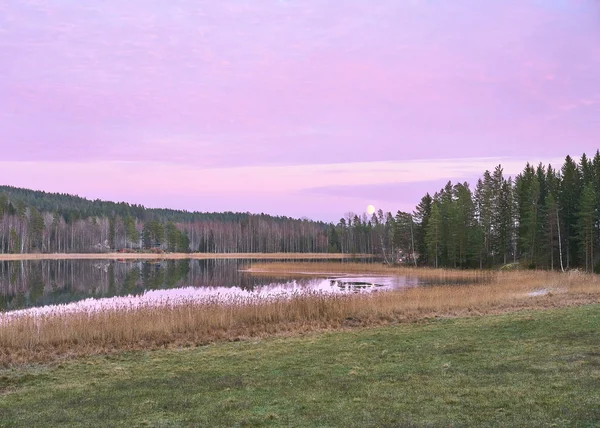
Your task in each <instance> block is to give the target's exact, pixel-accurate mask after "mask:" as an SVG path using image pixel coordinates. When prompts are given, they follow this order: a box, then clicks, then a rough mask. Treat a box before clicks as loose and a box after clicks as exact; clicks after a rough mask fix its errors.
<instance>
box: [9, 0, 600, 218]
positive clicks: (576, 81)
mask: <svg viewBox="0 0 600 428" xmlns="http://www.w3.org/2000/svg"><path fill="white" fill-rule="evenodd" d="M599 41H600V3H598V1H596V0H578V1H575V0H573V1H568V0H562V1H560V0H536V1H533V0H532V1H528V0H519V1H516V0H515V1H509V0H490V1H485V2H482V1H480V0H469V1H465V0H452V1H450V0H412V1H409V0H406V1H398V0H378V1H372V0H348V1H343V2H341V1H339V0H303V1H300V0H246V1H244V0H219V1H199V0H143V1H142V0H130V1H127V2H123V1H118V0H103V1H102V2H92V3H90V2H82V1H80V2H75V1H67V0H4V1H2V2H1V3H0V148H1V156H0V183H2V184H9V185H15V186H23V187H29V188H34V189H41V190H47V191H57V192H68V193H77V194H79V195H81V196H85V197H88V198H102V199H109V200H125V201H128V202H132V203H141V204H144V205H146V206H149V207H171V208H182V209H188V210H198V211H224V210H229V211H250V212H266V213H270V214H276V215H277V214H281V215H289V216H294V217H301V216H307V217H310V218H314V219H320V220H326V221H332V220H337V219H339V218H340V217H341V216H342V215H343V214H344V213H345V212H348V211H354V212H358V213H362V212H363V211H364V210H365V209H366V206H367V205H368V204H374V205H375V206H376V207H377V208H383V209H384V210H391V211H396V210H398V209H403V210H412V208H413V207H414V205H415V204H416V203H417V202H418V200H419V199H420V197H421V196H422V195H423V194H424V193H425V192H427V191H429V192H431V193H433V192H435V191H436V190H438V189H439V187H441V185H442V184H443V183H445V182H446V181H447V180H448V179H451V180H453V181H458V180H468V181H470V182H472V184H474V181H475V180H476V178H477V177H478V176H479V175H480V174H481V173H482V172H483V171H484V170H485V169H493V168H494V166H495V165H497V164H498V163H502V164H503V165H504V166H505V171H506V172H508V173H516V172H519V171H520V170H521V169H522V168H523V166H524V164H525V162H527V161H529V162H532V163H537V162H539V161H543V162H552V163H553V165H557V164H560V163H561V160H562V159H563V158H564V156H565V155H566V154H571V155H573V156H575V157H577V158H578V157H579V156H580V155H581V154H582V153H583V152H586V153H588V154H593V153H594V152H595V151H596V150H597V148H599V147H600V42H599Z"/></svg>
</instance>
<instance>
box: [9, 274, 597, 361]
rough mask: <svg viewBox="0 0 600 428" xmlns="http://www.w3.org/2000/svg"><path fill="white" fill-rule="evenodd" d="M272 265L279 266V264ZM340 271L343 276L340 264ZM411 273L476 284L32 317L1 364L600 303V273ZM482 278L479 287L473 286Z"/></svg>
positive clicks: (14, 329) (12, 337)
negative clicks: (542, 292)
mask: <svg viewBox="0 0 600 428" xmlns="http://www.w3.org/2000/svg"><path fill="white" fill-rule="evenodd" d="M285 266H286V267H287V268H289V269H298V268H301V269H302V270H303V271H306V269H307V268H308V266H307V265H304V264H302V265H298V264H287V265H285ZM268 267H269V268H272V265H268ZM280 267H282V266H280ZM335 267H336V269H338V270H339V269H340V265H339V264H337V265H336V266H335ZM254 268H255V269H256V266H254ZM261 268H266V267H263V266H261ZM311 268H312V269H314V271H315V272H316V271H317V270H319V271H322V269H323V268H324V266H319V265H318V264H314V265H313V264H311ZM289 269H288V271H289ZM375 269H376V270H377V271H375ZM344 271H346V272H348V273H385V274H391V273H394V274H400V275H403V274H407V272H408V271H407V270H405V269H398V268H387V267H383V266H375V265H372V266H371V265H357V266H354V265H352V264H344ZM410 272H411V274H413V275H415V276H419V277H427V276H429V278H434V277H435V278H438V279H439V278H440V277H441V278H447V279H449V281H450V282H452V283H456V282H457V281H458V280H460V278H464V279H465V280H468V282H469V284H462V285H461V284H454V285H440V286H429V287H427V286H426V287H417V288H410V289H406V290H399V291H393V292H375V293H372V294H353V295H345V296H342V295H338V296H329V297H328V296H323V295H317V294H312V295H305V296H298V297H295V298H292V299H280V300H276V301H272V302H268V303H267V302H258V303H253V304H249V305H248V304H240V303H236V302H232V303H231V304H225V305H224V304H216V303H214V304H213V303H204V304H190V305H184V306H178V307H175V308H163V307H159V308H156V307H146V308H142V309H139V310H135V311H130V312H104V313H99V314H91V315H87V314H77V315H64V316H55V317H47V318H41V319H34V318H22V319H19V320H17V321H13V322H11V323H9V324H7V325H3V326H0V364H1V365H4V366H8V365H14V364H23V363H29V362H34V361H50V360H55V359H62V358H67V357H73V356H83V355H91V354H97V353H110V352H116V351H122V350H134V349H155V348H159V347H171V346H195V345H200V344H206V343H211V342H216V341H232V340H241V339H245V338H249V337H265V336H271V335H290V334H301V333H305V332H309V331H321V330H328V329H340V328H349V327H356V326H374V325H382V324H390V323H396V322H410V321H418V320H423V319H428V318H435V317H459V316H472V315H484V314H496V313H502V312H510V311H517V310H522V309H544V308H551V307H563V306H572V305H582V304H591V303H600V277H599V276H597V275H589V274H583V273H578V272H575V273H573V272H571V273H565V274H561V273H556V272H540V271H524V272H474V271H471V272H464V271H440V270H419V271H414V270H410ZM278 273H279V272H278ZM436 275H437V276H436ZM473 280H477V282H475V283H472V281H473ZM538 290H546V291H547V294H544V295H540V296H531V295H530V293H532V292H535V291H538Z"/></svg>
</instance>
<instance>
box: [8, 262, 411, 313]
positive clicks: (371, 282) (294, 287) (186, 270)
mask: <svg viewBox="0 0 600 428" xmlns="http://www.w3.org/2000/svg"><path fill="white" fill-rule="evenodd" d="M251 262H252V261H250V260H236V259H228V260H227V259H220V260H217V259H215V260H160V261H147V260H146V261H111V260H35V261H3V262H0V311H1V312H7V311H14V310H18V309H25V308H33V307H41V306H46V305H57V304H66V303H72V302H78V301H83V300H86V299H90V298H93V299H100V298H107V297H117V296H149V297H145V298H152V296H155V297H157V298H163V297H165V296H167V297H169V298H173V296H175V295H177V294H179V295H192V294H193V295H194V296H196V297H198V296H201V297H202V298H206V297H211V296H226V295H228V296H233V295H237V296H246V295H277V294H282V293H284V294H285V293H296V292H305V291H307V290H313V291H318V292H356V291H360V290H365V289H370V288H372V289H386V288H397V287H406V286H414V285H417V280H416V279H409V278H404V277H374V276H373V277H357V276H352V277H351V276H336V277H333V276H329V277H327V276H326V275H323V277H322V278H308V277H305V276H301V275H300V276H298V277H290V275H286V276H285V277H282V278H277V277H272V276H271V277H266V276H253V275H251V274H249V273H246V272H241V270H244V269H246V268H247V267H248V266H249V265H250V264H251ZM165 290H171V291H168V292H167V291H165ZM196 297H195V298H196Z"/></svg>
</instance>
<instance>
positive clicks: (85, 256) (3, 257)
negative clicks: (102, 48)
mask: <svg viewBox="0 0 600 428" xmlns="http://www.w3.org/2000/svg"><path fill="white" fill-rule="evenodd" d="M373 257H374V256H373V255H371V254H340V253H156V254H155V253H73V254H71V253H52V254H31V253H27V254H0V261H19V260H157V259H159V260H181V259H198V260H205V259H262V260H267V259H294V260H300V259H322V260H326V259H330V260H332V259H337V260H342V259H360V258H373Z"/></svg>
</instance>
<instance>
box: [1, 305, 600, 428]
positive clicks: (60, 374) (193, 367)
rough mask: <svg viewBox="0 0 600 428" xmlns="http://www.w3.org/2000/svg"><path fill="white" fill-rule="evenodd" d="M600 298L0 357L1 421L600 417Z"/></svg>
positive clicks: (234, 422)
mask: <svg viewBox="0 0 600 428" xmlns="http://www.w3.org/2000/svg"><path fill="white" fill-rule="evenodd" d="M599 343H600V305H592V306H583V307H577V308H568V309H564V308H563V309H552V310H548V311H527V312H521V313H518V314H505V315H496V316H489V317H476V318H461V319H452V320H449V319H446V320H437V321H433V320H430V321H427V322H421V323H411V324H399V325H396V326H388V327H378V328H360V329H354V330H351V331H343V332H330V333H320V334H316V333H312V334H309V335H305V336H296V337H291V338H272V339H268V340H257V341H243V342H234V343H220V344H215V345H210V346H203V347H197V348H189V349H178V350H159V351H151V352H133V353H125V354H121V355H119V356H96V357H88V358H85V359H80V360H72V361H68V362H63V363H60V364H51V365H44V366H37V365H33V366H27V367H20V368H12V369H2V370H0V426H7V427H8V426H10V427H13V426H14V427H30V426H70V427H75V426H82V427H83V426H85V427H87V426H124V427H125V426H127V427H128V426H153V427H158V426H322V427H326V426H350V427H386V426H389V427H391V426H411V427H412V426H414V427H416V426H478V427H485V426H507V427H508V426H511V427H512V426H580V427H594V426H600V350H599V347H598V346H599V345H598V344H599Z"/></svg>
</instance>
